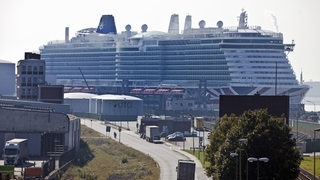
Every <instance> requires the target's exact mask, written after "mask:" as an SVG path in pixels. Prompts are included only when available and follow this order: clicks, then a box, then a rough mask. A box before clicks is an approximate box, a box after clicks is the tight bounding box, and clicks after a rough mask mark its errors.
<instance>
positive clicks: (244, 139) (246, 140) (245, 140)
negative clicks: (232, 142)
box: [239, 138, 248, 180]
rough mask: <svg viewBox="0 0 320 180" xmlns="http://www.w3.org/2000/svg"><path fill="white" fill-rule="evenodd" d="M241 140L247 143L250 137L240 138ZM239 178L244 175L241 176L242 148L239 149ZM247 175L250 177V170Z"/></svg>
mask: <svg viewBox="0 0 320 180" xmlns="http://www.w3.org/2000/svg"><path fill="white" fill-rule="evenodd" d="M239 142H243V143H247V142H248V139H246V138H241V139H239ZM239 154H240V155H239V179H240V180H241V179H242V176H241V172H242V168H241V149H240V150H239ZM247 170H248V166H247ZM247 177H248V172H247Z"/></svg>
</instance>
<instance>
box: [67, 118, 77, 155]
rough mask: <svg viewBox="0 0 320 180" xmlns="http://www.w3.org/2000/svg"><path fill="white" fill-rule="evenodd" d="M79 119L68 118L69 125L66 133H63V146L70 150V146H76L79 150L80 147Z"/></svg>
mask: <svg viewBox="0 0 320 180" xmlns="http://www.w3.org/2000/svg"><path fill="white" fill-rule="evenodd" d="M80 127H81V126H80V119H79V118H75V117H74V118H72V119H71V120H70V126H69V131H68V133H65V144H64V146H65V147H66V148H67V150H71V149H72V148H76V150H79V148H80Z"/></svg>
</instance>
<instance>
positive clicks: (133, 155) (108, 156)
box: [61, 126, 160, 180]
mask: <svg viewBox="0 0 320 180" xmlns="http://www.w3.org/2000/svg"><path fill="white" fill-rule="evenodd" d="M159 177H160V169H159V167H158V165H157V163H156V162H155V161H154V160H153V159H152V158H151V157H149V156H147V155H145V154H143V153H141V152H139V151H137V150H135V149H133V148H130V147H127V146H125V145H123V144H121V143H119V142H117V141H114V140H112V139H110V138H106V137H104V136H103V135H102V134H100V133H98V132H96V131H93V130H92V129H90V128H87V127H86V126H81V149H80V151H79V152H77V155H76V158H75V160H74V162H73V164H72V165H71V166H70V168H68V169H67V170H66V172H64V173H63V175H62V176H61V179H62V180H71V179H72V180H80V179H86V180H93V179H94V180H100V179H101V180H102V179H103V180H105V179H108V180H122V179H137V180H138V179H139V180H140V179H141V180H153V179H159Z"/></svg>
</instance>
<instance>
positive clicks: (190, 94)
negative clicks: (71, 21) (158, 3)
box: [40, 11, 309, 116]
mask: <svg viewBox="0 0 320 180" xmlns="http://www.w3.org/2000/svg"><path fill="white" fill-rule="evenodd" d="M198 25H199V27H198V28H193V27H192V17H191V16H190V15H187V16H186V17H185V22H184V28H183V30H182V31H180V29H179V27H180V24H179V15H177V14H173V15H172V16H171V18H170V22H169V28H168V32H161V31H148V25H147V24H143V25H142V26H141V31H140V32H134V31H131V25H130V24H128V25H127V26H125V28H124V30H123V31H121V32H120V33H118V32H117V28H116V26H115V18H114V17H113V15H103V16H102V17H101V19H100V22H99V25H98V27H97V28H86V29H82V30H79V31H78V32H77V33H76V36H75V37H72V38H71V39H70V38H69V28H66V30H65V40H62V41H51V42H48V43H47V44H46V45H44V46H43V47H41V48H40V54H41V59H43V60H44V61H45V63H46V80H47V82H48V83H49V84H59V85H60V84H62V85H64V86H65V91H66V92H76V91H78V92H92V93H96V94H102V93H122V94H130V95H134V96H138V97H141V98H143V99H144V101H145V105H146V106H149V107H152V108H157V109H162V110H199V109H202V110H203V109H205V110H208V111H215V112H218V108H219V107H218V104H219V96H220V95H253V94H257V93H258V94H260V95H288V96H290V112H291V115H293V116H295V115H298V113H299V112H301V110H302V111H303V106H302V105H301V100H302V99H303V97H304V95H305V93H306V92H307V91H308V89H309V88H308V86H305V85H303V84H301V83H299V81H298V80H297V77H296V75H295V73H294V71H293V69H292V66H291V64H290V62H289V60H288V54H289V52H291V51H293V50H294V46H295V44H294V42H290V43H284V42H283V34H282V33H279V32H274V31H270V30H264V29H262V27H261V26H249V25H248V15H247V13H246V11H242V12H241V14H240V16H239V24H238V25H237V26H235V27H224V26H223V22H222V21H218V22H217V24H216V26H215V27H206V22H205V21H204V20H201V21H199V23H198ZM294 113H295V114H294Z"/></svg>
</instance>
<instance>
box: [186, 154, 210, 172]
mask: <svg viewBox="0 0 320 180" xmlns="http://www.w3.org/2000/svg"><path fill="white" fill-rule="evenodd" d="M184 151H186V152H188V153H189V154H192V155H194V156H195V157H196V158H198V159H199V161H200V162H201V164H202V167H204V168H205V167H208V166H210V162H209V161H206V160H205V152H204V151H200V152H199V150H194V153H193V150H184Z"/></svg>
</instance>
